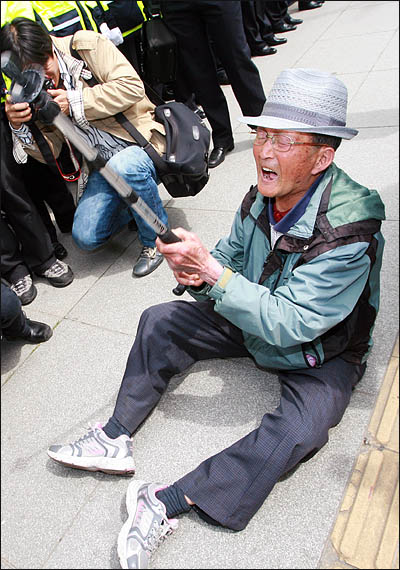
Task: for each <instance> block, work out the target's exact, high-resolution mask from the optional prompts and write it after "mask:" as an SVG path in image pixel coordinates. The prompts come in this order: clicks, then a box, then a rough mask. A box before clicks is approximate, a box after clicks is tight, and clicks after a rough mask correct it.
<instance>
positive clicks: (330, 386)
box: [114, 301, 365, 530]
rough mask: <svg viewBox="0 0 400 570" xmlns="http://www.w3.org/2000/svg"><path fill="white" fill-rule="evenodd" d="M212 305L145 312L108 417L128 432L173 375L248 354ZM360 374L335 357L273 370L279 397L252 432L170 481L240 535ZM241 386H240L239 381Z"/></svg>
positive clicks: (323, 432) (339, 410)
mask: <svg viewBox="0 0 400 570" xmlns="http://www.w3.org/2000/svg"><path fill="white" fill-rule="evenodd" d="M213 307H214V303H213V302H212V301H205V302H200V303H196V302H187V301H174V302H170V303H164V304H161V305H157V306H155V307H151V308H149V309H147V310H145V311H144V313H143V314H142V317H141V319H140V322H139V327H138V331H137V335H136V340H135V342H134V344H133V347H132V350H131V352H130V355H129V358H128V362H127V366H126V370H125V374H124V377H123V380H122V384H121V388H120V391H119V394H118V398H117V402H116V406H115V410H114V417H115V418H116V419H117V420H118V421H119V422H120V423H121V424H122V425H123V426H124V427H125V428H127V429H128V430H129V432H130V433H133V432H134V431H135V430H136V429H137V428H138V426H139V425H140V424H141V422H142V421H143V420H144V419H145V418H146V417H147V416H148V415H149V413H150V412H151V410H152V409H153V408H154V406H155V405H156V404H157V402H158V401H159V400H160V398H161V396H162V394H163V393H164V392H165V390H166V388H167V386H168V382H169V381H170V379H171V378H172V376H174V375H175V374H178V373H181V372H184V371H185V370H186V369H187V368H188V367H189V366H191V365H192V364H194V363H195V362H197V361H200V360H207V359H211V358H228V357H235V358H238V357H249V356H250V355H249V353H248V352H247V350H246V348H245V346H244V344H243V336H242V332H241V331H240V329H238V328H237V327H235V326H234V325H233V324H231V323H230V322H229V321H227V320H226V319H224V318H223V317H221V316H220V315H219V314H218V313H216V312H215V311H214V308H213ZM364 370H365V364H364V365H362V366H358V365H354V364H350V363H348V362H345V361H344V360H343V359H341V358H335V359H332V360H331V361H329V362H326V363H325V364H323V366H322V367H321V368H306V369H302V370H294V371H278V372H277V373H278V377H279V381H280V383H281V400H280V404H279V406H278V407H277V408H276V410H275V411H274V412H272V413H266V414H265V415H264V417H263V418H262V421H261V423H260V425H259V427H258V428H257V429H255V430H253V431H252V432H251V433H249V434H248V435H246V436H245V437H243V438H242V439H240V440H239V441H237V442H236V443H234V444H233V445H231V446H230V447H228V448H227V449H224V450H223V451H221V452H220V453H218V454H216V455H214V456H212V457H210V458H209V459H207V460H205V461H203V462H202V463H201V464H200V465H199V466H198V467H196V468H195V469H194V470H193V471H191V472H190V473H188V474H186V475H185V476H183V477H182V478H181V479H179V480H178V481H176V484H177V485H178V487H180V488H181V489H182V491H183V492H184V493H185V495H187V496H188V497H189V498H190V499H191V500H192V501H193V502H194V503H195V504H196V505H197V506H198V507H199V508H200V509H201V510H202V511H204V512H205V513H206V514H207V515H208V516H210V517H211V518H212V519H214V520H215V521H217V522H218V523H220V524H221V525H223V526H226V527H228V528H231V529H233V530H242V529H243V528H244V527H245V526H246V525H247V523H248V522H249V520H250V519H251V517H252V516H253V515H254V514H255V513H256V512H257V510H258V509H259V508H260V507H261V505H262V504H263V502H264V501H265V499H266V498H267V496H268V495H269V493H270V492H271V490H272V489H273V487H274V485H275V483H276V482H277V481H278V480H279V479H280V478H281V477H282V475H284V474H285V473H287V472H288V471H290V469H292V468H293V467H294V466H295V465H297V463H299V462H300V461H302V460H304V459H305V458H308V457H310V456H312V455H313V454H314V453H316V452H317V451H318V450H319V449H321V447H322V446H323V445H325V444H326V443H327V441H328V432H329V429H330V428H332V427H333V426H335V425H336V424H338V423H339V421H340V420H341V418H342V416H343V413H344V411H345V409H346V407H347V405H348V403H349V401H350V396H351V393H352V389H353V387H354V386H355V385H356V383H357V382H358V381H359V380H360V378H361V377H362V375H363V373H364ZM241 381H245V380H244V379H243V380H241Z"/></svg>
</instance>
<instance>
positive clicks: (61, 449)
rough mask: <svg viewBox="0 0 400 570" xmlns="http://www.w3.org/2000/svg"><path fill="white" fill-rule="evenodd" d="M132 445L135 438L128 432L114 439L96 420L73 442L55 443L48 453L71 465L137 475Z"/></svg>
mask: <svg viewBox="0 0 400 570" xmlns="http://www.w3.org/2000/svg"><path fill="white" fill-rule="evenodd" d="M132 447H133V444H132V440H131V439H130V438H129V437H128V436H127V435H120V436H119V437H117V438H116V439H111V438H109V437H108V436H107V435H106V434H105V433H104V431H103V430H102V426H101V424H96V425H95V426H93V427H92V426H91V427H90V428H89V430H88V433H87V434H86V435H84V436H83V437H81V438H80V439H77V440H76V441H74V442H73V443H69V444H66V445H51V446H50V447H49V449H48V450H47V455H48V456H49V457H51V459H54V461H57V462H58V463H61V464H62V465H66V466H67V467H75V468H76V469H84V470H86V471H102V472H103V473H111V474H114V475H133V474H134V473H135V464H134V461H133V450H132Z"/></svg>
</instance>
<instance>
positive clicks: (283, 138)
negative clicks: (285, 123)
mask: <svg viewBox="0 0 400 570" xmlns="http://www.w3.org/2000/svg"><path fill="white" fill-rule="evenodd" d="M252 134H255V138H254V141H253V144H254V145H256V146H262V145H263V144H265V143H266V141H267V140H268V139H269V140H270V141H271V145H272V146H273V148H274V149H275V150H277V151H279V152H288V151H289V150H290V149H291V148H292V146H294V145H303V144H307V145H309V146H328V145H326V144H319V143H313V142H297V141H294V140H293V139H291V138H290V137H289V136H288V135H281V134H276V135H270V134H269V133H267V131H264V130H262V129H257V131H256V132H255V133H254V131H253V132H252Z"/></svg>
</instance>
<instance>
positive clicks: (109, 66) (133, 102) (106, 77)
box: [24, 30, 165, 162]
mask: <svg viewBox="0 0 400 570" xmlns="http://www.w3.org/2000/svg"><path fill="white" fill-rule="evenodd" d="M52 41H53V43H54V45H55V46H56V47H57V49H58V50H59V51H60V52H62V53H65V54H68V55H71V52H70V49H69V46H70V41H71V36H66V37H63V38H57V37H52ZM72 47H73V48H74V49H76V50H77V51H78V52H79V55H80V56H81V58H82V59H83V60H84V61H85V62H86V63H87V66H88V68H89V70H90V71H92V72H93V74H94V76H95V77H96V79H97V80H98V81H99V82H100V83H99V84H98V85H95V86H94V87H89V86H87V84H86V83H85V81H84V80H83V79H82V78H81V79H80V81H81V82H82V84H83V107H84V113H85V117H86V119H87V120H88V121H89V122H90V124H91V125H92V126H93V127H97V128H99V129H102V130H104V131H107V132H109V133H111V134H113V135H116V136H118V137H120V138H122V139H124V140H129V141H133V139H132V137H131V136H130V135H129V133H127V131H126V130H125V129H124V128H123V127H121V125H119V124H118V123H117V121H116V120H115V118H114V115H116V114H117V113H119V112H120V111H122V112H123V113H124V115H125V116H126V118H127V119H128V120H129V121H130V122H131V123H132V124H133V125H134V126H135V127H136V128H137V129H138V131H140V133H141V134H142V135H143V136H144V137H145V138H146V139H147V140H150V142H151V143H152V145H153V146H154V147H155V148H156V150H157V151H158V153H159V154H160V155H161V154H162V153H164V152H165V137H164V134H165V131H164V127H163V126H162V125H161V124H160V123H158V122H156V121H155V120H154V105H153V103H151V101H150V100H149V99H148V98H147V97H146V95H145V91H144V86H143V82H142V80H141V79H140V77H139V75H138V74H137V72H136V70H135V69H134V68H133V67H132V65H131V64H130V63H129V62H128V60H127V59H126V58H125V57H124V56H123V55H122V53H121V52H120V51H119V50H118V48H116V47H115V46H114V44H113V43H112V42H110V40H108V39H106V38H105V37H104V36H102V35H101V34H98V33H97V32H92V31H87V30H80V31H78V32H76V33H75V35H74V40H73V44H72ZM39 126H40V129H41V131H42V133H43V134H44V135H45V137H46V139H47V141H48V143H49V145H50V146H51V148H52V151H53V153H54V155H55V156H56V157H57V156H58V155H59V153H60V150H61V146H62V143H63V142H64V137H63V135H62V133H60V131H59V130H58V129H56V127H54V126H52V125H50V126H49V125H47V126H46V125H42V124H40V123H39ZM24 148H25V150H26V152H27V153H28V154H30V155H31V156H33V157H34V158H36V159H37V160H40V161H41V162H43V157H42V154H41V153H40V151H39V149H38V147H37V146H36V145H33V146H29V147H26V146H25V147H24Z"/></svg>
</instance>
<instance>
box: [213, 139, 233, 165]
mask: <svg viewBox="0 0 400 570" xmlns="http://www.w3.org/2000/svg"><path fill="white" fill-rule="evenodd" d="M234 148H235V145H234V144H233V143H232V144H231V145H230V146H228V147H223V146H217V147H214V148H213V149H212V151H211V154H210V158H209V159H208V168H215V167H216V166H219V165H220V164H221V162H224V160H225V155H226V153H227V152H230V151H231V150H233V149H234Z"/></svg>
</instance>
